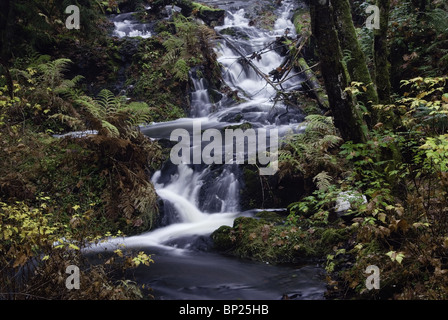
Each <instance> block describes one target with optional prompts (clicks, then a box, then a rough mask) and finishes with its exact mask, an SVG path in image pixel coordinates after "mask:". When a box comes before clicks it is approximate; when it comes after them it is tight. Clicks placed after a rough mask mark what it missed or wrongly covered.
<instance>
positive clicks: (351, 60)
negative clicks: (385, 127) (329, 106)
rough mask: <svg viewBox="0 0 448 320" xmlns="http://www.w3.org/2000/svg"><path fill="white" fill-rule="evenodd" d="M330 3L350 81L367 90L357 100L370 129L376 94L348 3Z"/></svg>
mask: <svg viewBox="0 0 448 320" xmlns="http://www.w3.org/2000/svg"><path fill="white" fill-rule="evenodd" d="M331 3H332V5H333V8H334V15H335V22H336V28H337V31H338V38H339V41H340V44H341V49H342V52H343V53H346V52H348V59H347V61H346V64H347V70H348V72H349V74H350V78H351V81H356V82H362V83H363V84H364V86H365V88H366V89H367V90H366V92H365V94H361V95H359V96H357V100H358V101H361V102H363V104H364V105H365V107H366V108H367V110H368V111H369V113H370V117H368V118H367V119H366V121H367V123H368V124H369V127H370V128H371V127H373V126H374V125H375V124H376V122H377V119H378V118H377V114H376V110H374V109H373V107H372V106H373V105H375V104H378V94H377V92H376V87H375V84H374V83H373V81H372V77H371V75H370V72H369V69H368V68H367V63H366V58H365V55H364V52H363V51H362V50H361V46H360V45H359V42H358V37H357V35H356V30H355V26H354V24H353V19H352V14H351V7H350V2H349V0H337V1H332V2H331Z"/></svg>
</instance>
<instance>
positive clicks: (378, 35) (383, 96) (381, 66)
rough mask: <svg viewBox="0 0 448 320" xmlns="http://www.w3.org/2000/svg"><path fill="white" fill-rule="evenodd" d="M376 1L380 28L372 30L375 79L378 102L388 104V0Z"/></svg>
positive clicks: (389, 89)
mask: <svg viewBox="0 0 448 320" xmlns="http://www.w3.org/2000/svg"><path fill="white" fill-rule="evenodd" d="M376 3H377V6H378V8H379V9H380V29H378V30H375V31H374V44H373V50H374V60H375V75H376V79H375V81H376V86H377V91H378V98H379V102H380V103H382V104H388V103H390V102H391V99H390V94H391V84H390V62H389V50H388V47H387V30H388V25H389V10H390V0H377V2H376Z"/></svg>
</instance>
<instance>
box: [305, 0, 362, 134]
mask: <svg viewBox="0 0 448 320" xmlns="http://www.w3.org/2000/svg"><path fill="white" fill-rule="evenodd" d="M310 12H311V26H312V32H313V36H314V37H315V39H316V44H317V51H318V54H319V59H320V68H321V72H322V76H323V79H324V83H325V88H326V91H327V95H328V101H329V104H330V109H331V113H332V115H333V118H334V123H335V126H336V127H337V128H338V129H339V131H340V133H341V136H342V138H343V139H344V140H345V141H350V140H351V141H354V142H357V143H359V142H365V141H366V140H367V132H366V125H365V123H364V122H363V120H362V117H361V116H360V114H359V112H358V111H357V109H356V108H355V103H354V101H353V97H352V96H351V95H350V93H349V92H346V91H345V89H346V88H347V86H348V82H349V75H348V72H347V70H346V69H345V66H344V64H343V62H342V52H341V47H340V44H339V40H338V35H337V31H336V26H335V23H334V19H333V9H332V7H331V6H330V1H328V0H327V1H325V0H319V1H313V2H312V3H311V4H310Z"/></svg>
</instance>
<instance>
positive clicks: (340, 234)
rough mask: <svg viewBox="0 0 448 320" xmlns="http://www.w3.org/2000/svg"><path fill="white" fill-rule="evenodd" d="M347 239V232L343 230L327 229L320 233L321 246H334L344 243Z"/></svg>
mask: <svg viewBox="0 0 448 320" xmlns="http://www.w3.org/2000/svg"><path fill="white" fill-rule="evenodd" d="M347 237H348V231H347V229H345V228H340V229H333V228H329V229H326V230H325V231H323V232H322V244H323V245H325V246H326V245H334V244H336V243H338V242H342V241H346V240H347Z"/></svg>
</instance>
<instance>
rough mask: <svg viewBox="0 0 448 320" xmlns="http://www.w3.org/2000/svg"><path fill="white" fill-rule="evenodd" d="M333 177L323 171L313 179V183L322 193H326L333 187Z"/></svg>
mask: <svg viewBox="0 0 448 320" xmlns="http://www.w3.org/2000/svg"><path fill="white" fill-rule="evenodd" d="M331 180H332V178H331V176H330V175H329V174H328V172H326V171H322V172H321V173H319V174H317V175H316V176H315V177H314V178H313V182H314V183H315V184H316V187H317V188H318V189H319V190H320V191H325V190H327V189H328V188H329V187H330V186H331Z"/></svg>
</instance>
